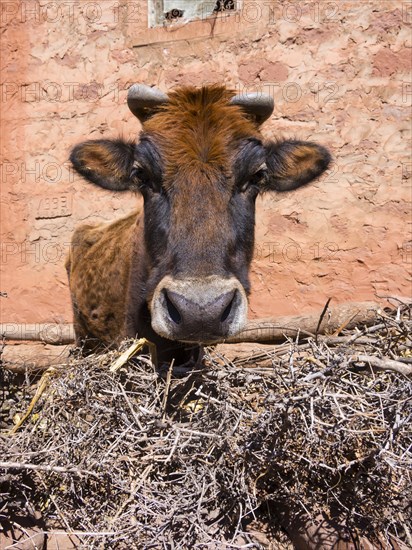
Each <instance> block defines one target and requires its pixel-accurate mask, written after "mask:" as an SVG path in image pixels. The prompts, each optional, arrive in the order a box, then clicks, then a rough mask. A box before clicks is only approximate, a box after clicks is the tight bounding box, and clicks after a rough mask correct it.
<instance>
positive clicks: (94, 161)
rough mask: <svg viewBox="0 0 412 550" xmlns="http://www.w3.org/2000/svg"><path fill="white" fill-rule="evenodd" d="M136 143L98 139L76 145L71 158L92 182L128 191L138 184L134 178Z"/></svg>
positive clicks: (107, 187) (114, 189)
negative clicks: (132, 175)
mask: <svg viewBox="0 0 412 550" xmlns="http://www.w3.org/2000/svg"><path fill="white" fill-rule="evenodd" d="M134 149H135V145H134V143H132V142H127V141H123V140H121V139H117V140H108V139H97V140H91V141H85V142H83V143H80V144H79V145H76V147H74V149H73V150H72V152H71V155H70V161H71V163H72V164H73V167H74V168H75V170H76V171H77V172H78V173H79V174H80V175H82V176H83V177H84V178H86V179H87V180H88V181H90V182H92V183H95V184H96V185H99V186H100V187H104V188H105V189H110V190H111V191H127V190H129V189H133V188H134V187H135V186H136V185H135V182H134V181H133V178H132V177H131V173H132V168H133V161H134Z"/></svg>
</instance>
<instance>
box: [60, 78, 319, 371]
mask: <svg viewBox="0 0 412 550" xmlns="http://www.w3.org/2000/svg"><path fill="white" fill-rule="evenodd" d="M146 91H147V89H146V88H145V93H146ZM148 93H149V100H148V99H147V97H144V98H143V100H142V98H141V97H138V98H137V100H136V99H135V102H134V103H133V102H131V103H129V104H131V109H132V111H133V112H134V113H135V114H136V116H138V117H139V118H141V120H142V121H144V125H143V133H142V136H141V139H140V141H138V142H137V143H136V144H132V143H127V142H124V141H121V140H117V141H106V140H97V141H90V142H85V143H82V144H80V145H79V146H77V147H76V148H75V149H74V150H73V153H72V156H71V160H72V162H73V165H74V167H75V168H76V169H77V171H78V172H79V173H80V174H82V175H83V176H85V177H86V179H88V180H89V181H91V182H93V183H95V184H97V185H100V186H101V187H105V188H109V189H112V190H115V191H122V190H126V189H135V190H139V191H140V192H141V193H142V195H143V197H144V210H143V211H142V212H140V213H133V214H131V215H130V216H128V217H126V218H124V219H121V220H119V221H117V222H115V223H112V224H110V225H107V224H105V225H103V224H100V225H96V226H92V225H84V226H81V227H79V228H78V229H77V230H76V232H75V234H74V236H73V242H72V249H71V252H70V256H69V258H68V261H67V270H68V274H69V279H70V288H71V293H72V301H73V309H74V317H75V331H76V336H77V339H78V342H79V343H80V342H83V343H84V342H85V341H86V342H87V345H86V347H87V349H93V348H94V347H96V346H98V347H102V346H106V347H110V346H113V345H117V344H118V343H119V341H120V340H121V339H122V338H124V337H125V336H127V337H134V336H136V335H138V336H140V337H146V338H148V339H149V340H151V341H154V342H155V343H156V344H157V345H158V348H159V352H160V359H161V360H167V361H170V360H171V359H172V358H174V359H175V360H176V362H179V363H182V362H185V361H187V360H189V359H194V360H196V358H197V357H196V355H197V353H198V350H199V349H200V347H199V346H200V344H202V343H209V342H213V341H217V340H219V339H224V338H225V337H227V336H229V335H231V334H234V333H235V332H237V331H238V330H240V329H241V328H242V326H243V324H244V323H245V320H246V309H247V298H246V297H247V294H248V293H249V290H250V288H249V277H248V272H249V266H250V262H251V259H252V255H253V245H254V215H255V214H254V210H255V199H256V196H257V194H258V193H259V191H261V190H273V189H274V190H278V191H287V190H292V189H294V188H296V187H299V186H300V185H303V184H305V183H307V182H309V181H310V180H312V179H313V178H314V177H316V176H317V175H319V174H320V173H321V172H322V171H323V170H325V169H326V167H327V165H328V163H329V160H330V158H329V155H328V153H327V151H326V150H325V149H323V148H322V147H320V146H317V145H315V144H311V143H305V142H298V141H284V142H275V143H269V144H267V145H264V144H263V143H262V138H261V135H260V132H259V130H258V127H259V124H260V122H261V121H262V120H263V119H264V118H267V114H265V112H264V111H263V115H262V110H259V108H258V109H257V110H256V106H255V107H253V106H252V108H251V111H250V109H249V108H248V105H246V107H244V106H243V104H242V101H243V100H242V101H241V102H240V104H239V105H238V104H237V103H236V98H235V100H233V95H234V94H232V93H231V92H230V91H228V90H226V89H225V88H223V87H219V86H213V87H207V88H201V89H194V88H184V89H181V90H178V91H176V92H174V93H173V94H171V97H170V98H169V97H167V96H165V95H162V96H161V100H160V103H161V104H162V106H161V107H160V108H158V109H156V107H155V108H154V109H153V106H152V103H151V98H150V93H151V90H149V92H148ZM148 106H149V107H150V108H148ZM266 110H267V106H266ZM251 115H253V116H251Z"/></svg>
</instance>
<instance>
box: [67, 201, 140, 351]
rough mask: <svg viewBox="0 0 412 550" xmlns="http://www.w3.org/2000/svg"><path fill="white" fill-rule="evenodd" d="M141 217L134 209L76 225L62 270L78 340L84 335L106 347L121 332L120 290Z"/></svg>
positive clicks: (123, 330)
mask: <svg viewBox="0 0 412 550" xmlns="http://www.w3.org/2000/svg"><path fill="white" fill-rule="evenodd" d="M140 221H141V220H140V216H139V212H133V214H130V215H129V216H127V217H126V218H122V219H120V220H117V221H115V222H114V223H111V224H103V223H102V224H96V225H88V224H87V225H81V226H79V227H78V228H77V229H76V231H75V232H74V234H73V238H72V245H71V250H70V253H69V256H68V258H67V260H66V269H67V272H68V275H69V280H70V288H71V294H72V302H73V309H74V323H75V325H74V328H75V332H76V337H77V341H78V343H81V342H82V341H83V340H84V339H86V337H88V338H91V339H96V340H97V341H98V342H101V343H102V344H103V345H104V346H107V347H110V346H111V345H113V344H117V343H118V342H119V340H120V339H121V338H122V337H124V336H125V335H126V328H125V321H126V319H125V311H126V292H125V289H127V288H128V284H129V274H130V266H131V261H132V255H133V245H134V241H135V239H136V232H139V231H141V227H142V226H141V223H140ZM89 345H90V346H91V347H93V346H94V344H93V342H90V344H89Z"/></svg>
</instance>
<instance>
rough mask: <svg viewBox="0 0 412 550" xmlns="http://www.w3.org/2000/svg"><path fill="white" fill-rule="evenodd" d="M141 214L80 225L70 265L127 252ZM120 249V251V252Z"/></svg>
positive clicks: (76, 233)
mask: <svg viewBox="0 0 412 550" xmlns="http://www.w3.org/2000/svg"><path fill="white" fill-rule="evenodd" d="M139 216H140V212H138V211H134V212H132V213H131V214H129V215H128V216H126V217H124V218H120V219H119V220H116V221H114V222H110V223H107V222H101V223H94V224H91V223H85V224H82V225H79V226H78V227H77V228H76V229H75V231H74V233H73V236H72V240H71V247H70V253H69V257H68V259H67V260H66V268H67V267H68V264H74V263H77V261H81V262H82V263H83V261H84V260H85V259H87V257H91V256H92V257H93V258H94V259H95V260H98V258H101V259H102V261H104V257H105V256H107V257H113V255H115V254H116V253H118V252H121V250H122V249H123V251H124V250H125V248H124V247H125V246H126V247H127V244H128V243H129V242H130V241H131V236H132V233H133V230H134V227H135V225H136V223H137V221H138V218H139ZM119 247H120V250H119Z"/></svg>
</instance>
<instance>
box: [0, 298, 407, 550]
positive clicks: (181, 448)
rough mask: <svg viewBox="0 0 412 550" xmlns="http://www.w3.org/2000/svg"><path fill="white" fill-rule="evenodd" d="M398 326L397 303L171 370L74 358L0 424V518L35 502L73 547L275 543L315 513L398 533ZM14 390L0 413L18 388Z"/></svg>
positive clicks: (361, 530) (370, 530)
mask: <svg viewBox="0 0 412 550" xmlns="http://www.w3.org/2000/svg"><path fill="white" fill-rule="evenodd" d="M411 334H412V320H411V311H410V308H408V307H406V306H401V307H399V308H398V309H397V310H395V311H394V312H392V313H391V314H386V313H382V314H381V316H380V318H379V319H378V320H377V323H376V326H373V327H369V328H362V327H360V328H359V329H357V330H355V331H351V333H349V334H344V335H341V336H339V337H319V338H318V339H317V341H316V340H315V339H313V338H312V339H309V340H307V341H305V342H303V343H297V342H293V341H289V342H287V343H286V344H283V345H281V346H276V347H275V346H272V347H271V348H269V347H265V348H264V350H259V349H256V350H255V352H254V353H253V354H252V355H251V356H249V357H248V358H247V359H245V358H244V357H243V358H242V357H240V358H239V360H234V361H233V362H229V361H227V360H226V359H225V357H224V356H222V355H220V354H219V353H217V352H216V351H213V350H209V352H208V354H207V359H206V367H205V368H204V369H203V370H202V371H197V372H192V373H190V374H188V375H187V376H185V377H183V378H175V377H174V376H173V375H172V373H171V371H169V372H168V373H167V375H163V376H160V375H159V373H158V372H157V371H156V369H155V368H154V367H153V365H152V364H151V362H150V361H149V359H147V358H144V357H139V358H138V359H136V358H135V359H133V361H132V362H129V363H128V364H127V365H125V366H123V367H122V368H121V369H120V371H118V372H116V373H112V372H110V371H109V367H110V365H112V364H113V362H114V360H115V359H116V358H117V357H118V355H119V353H118V352H110V353H108V354H106V355H103V356H91V357H88V358H80V357H78V358H76V357H74V358H73V359H72V360H71V361H70V364H69V365H66V366H64V367H62V368H60V369H59V368H57V369H56V371H55V372H54V373H53V374H51V375H49V379H48V382H47V385H46V389H45V391H44V392H43V394H42V396H41V398H40V400H39V401H38V403H37V405H36V407H35V409H34V411H33V414H32V415H31V416H30V417H29V418H28V419H27V420H26V422H25V423H23V425H22V426H21V428H20V429H19V430H17V431H16V432H15V433H14V434H12V435H9V434H6V433H4V434H3V435H2V438H1V440H0V444H1V446H2V452H0V480H1V475H2V474H3V478H2V480H3V484H2V488H1V490H0V498H1V499H2V503H1V505H0V506H1V507H0V520H2V519H3V520H4V521H5V518H10V517H12V516H14V517H16V516H17V515H20V516H21V514H22V510H23V509H26V510H28V509H31V510H39V511H41V513H42V517H43V520H44V521H45V524H46V525H47V526H54V527H55V526H59V528H60V529H63V530H64V531H65V532H67V533H72V534H73V533H74V534H75V535H76V536H77V540H78V541H81V544H83V545H84V547H85V548H91V549H92V548H102V547H103V548H119V549H120V548H179V549H185V548H246V547H247V548H263V547H265V544H266V545H267V544H268V543H269V541H272V544H275V546H274V547H275V548H280V547H282V546H281V542H280V541H281V539H282V533H283V534H284V533H288V534H289V535H290V537H291V538H292V540H294V535H296V533H297V532H298V531H299V529H300V530H302V529H309V530H310V527H308V525H309V526H310V525H312V526H313V525H320V524H321V523H322V522H323V521H324V520H325V518H326V521H327V524H328V525H329V524H330V522H332V520H336V522H337V523H338V524H339V529H338V530H337V531H339V533H340V535H339V536H342V537H345V536H351V537H352V538H353V537H354V533H357V534H358V535H359V534H361V535H362V536H365V537H368V538H369V540H371V541H372V542H373V541H375V542H376V544H378V539H379V540H380V542H382V541H384V542H385V541H390V540H397V541H398V542H399V543H400V544H401V542H400V541H403V542H404V543H405V545H406V547H407V545H411V544H412V541H411V532H410V529H411V527H410V526H411V523H412V521H411V520H412V517H411V508H410V504H409V503H410V495H411V494H412V483H411V481H412V472H411V466H412V454H411V445H412V433H411V425H412V399H411V397H412V395H411V394H412V388H411V378H410V375H411V372H412V353H411V344H412V341H411V338H412V336H411ZM129 344H130V342H129ZM127 345H128V343H125V347H127ZM15 376H16V375H14V374H11V373H6V372H5V371H4V372H3V377H4V380H3V383H4V384H5V386H7V384H8V385H9V387H12V386H13V381H14V380H15ZM26 382H27V388H29V387H30V385H29V383H30V380H29V379H27V380H26ZM27 391H29V390H28V389H27ZM15 395H17V393H13V392H12V393H9V394H8V400H9V409H8V412H7V415H6V416H7V418H5V419H3V422H4V423H5V424H7V423H9V421H10V418H11V417H12V416H13V414H15V413H16V412H20V413H24V412H25V409H27V405H28V402H29V401H30V398H31V397H32V394H29V393H28V394H27V395H25V394H23V395H22V397H21V398H20V400H19V401H16V402H13V403H12V405H10V402H11V401H12V400H13V396H15ZM10 427H11V426H9V428H10ZM302 526H303V527H302ZM342 526H343V527H342ZM262 530H265V532H266V534H265V535H262ZM259 532H260V533H259ZM335 535H336V533H335V534H333V535H332V538H333V536H335ZM283 536H284V535H283ZM359 536H360V535H359ZM273 541H276V542H275V543H274V542H273ZM324 547H325V548H327V547H328V546H327V544H325V545H324Z"/></svg>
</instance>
